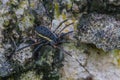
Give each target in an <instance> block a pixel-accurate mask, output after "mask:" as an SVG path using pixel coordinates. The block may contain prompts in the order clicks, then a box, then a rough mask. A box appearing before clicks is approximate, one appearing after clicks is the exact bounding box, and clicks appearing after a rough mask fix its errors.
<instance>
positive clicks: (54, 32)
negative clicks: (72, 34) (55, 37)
mask: <svg viewBox="0 0 120 80" xmlns="http://www.w3.org/2000/svg"><path fill="white" fill-rule="evenodd" d="M66 21H68V19H66V20H64V21H62V22H61V23H60V24H59V25H58V26H57V28H56V29H55V30H54V31H53V33H55V32H56V31H57V29H58V28H59V27H60V26H61V25H62V24H63V23H64V22H66Z"/></svg>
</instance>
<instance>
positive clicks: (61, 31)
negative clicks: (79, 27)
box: [58, 23, 73, 35]
mask: <svg viewBox="0 0 120 80" xmlns="http://www.w3.org/2000/svg"><path fill="white" fill-rule="evenodd" d="M72 24H73V23H70V24H68V25H66V26H65V27H64V28H62V29H61V30H60V31H59V32H58V35H59V34H60V33H61V32H62V31H63V30H64V29H65V28H67V27H69V26H70V25H72Z"/></svg>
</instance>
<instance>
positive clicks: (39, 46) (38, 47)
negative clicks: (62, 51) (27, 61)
mask: <svg viewBox="0 0 120 80" xmlns="http://www.w3.org/2000/svg"><path fill="white" fill-rule="evenodd" d="M47 43H48V42H46V43H40V44H39V45H38V46H37V47H36V48H35V50H34V51H33V54H34V53H36V51H37V50H38V49H40V48H41V47H42V46H43V45H46V44H47Z"/></svg>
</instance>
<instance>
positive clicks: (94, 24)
mask: <svg viewBox="0 0 120 80" xmlns="http://www.w3.org/2000/svg"><path fill="white" fill-rule="evenodd" d="M78 31H79V32H78V36H79V40H80V42H85V43H92V44H94V45H96V47H97V48H102V49H103V50H104V51H109V50H113V49H120V21H119V19H117V18H115V17H113V16H110V15H106V14H97V13H91V14H88V15H83V16H82V17H81V18H80V21H79V25H78Z"/></svg>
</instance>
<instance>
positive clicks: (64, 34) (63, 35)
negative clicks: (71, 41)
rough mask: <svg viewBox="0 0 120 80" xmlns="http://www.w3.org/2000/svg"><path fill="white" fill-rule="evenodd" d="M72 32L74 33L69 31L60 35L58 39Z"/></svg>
mask: <svg viewBox="0 0 120 80" xmlns="http://www.w3.org/2000/svg"><path fill="white" fill-rule="evenodd" d="M73 32H74V31H69V32H67V33H62V34H61V35H60V38H62V37H64V36H66V35H68V34H70V33H73Z"/></svg>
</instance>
